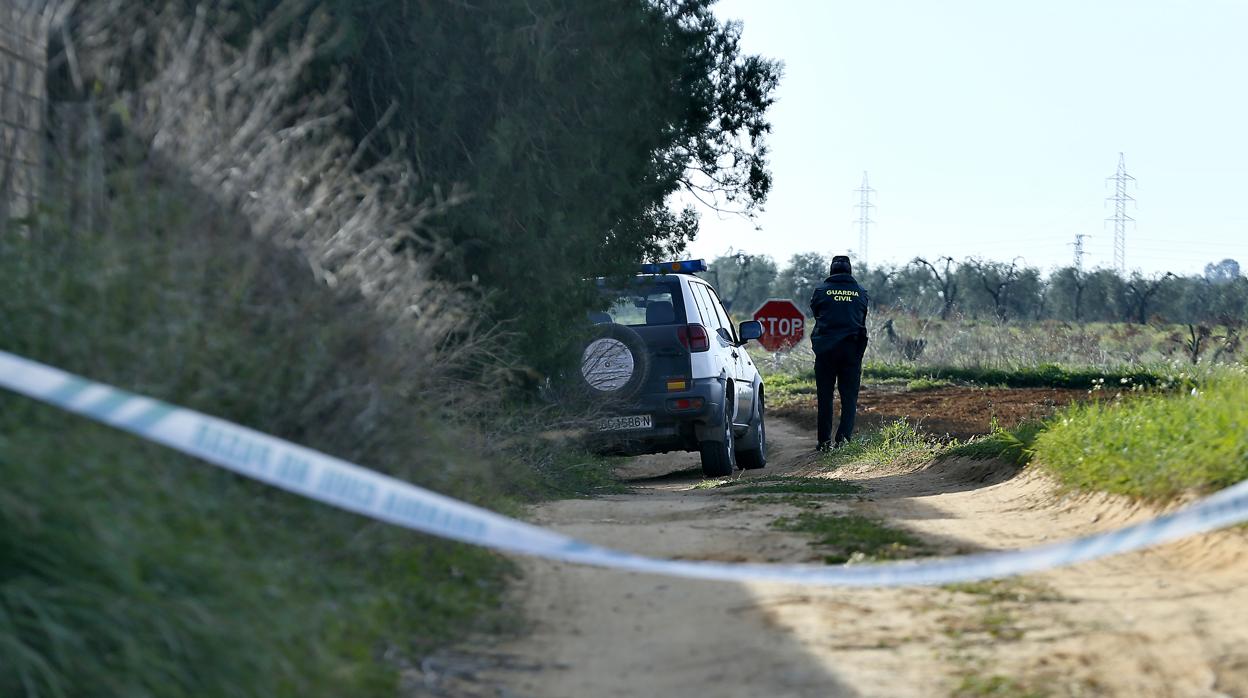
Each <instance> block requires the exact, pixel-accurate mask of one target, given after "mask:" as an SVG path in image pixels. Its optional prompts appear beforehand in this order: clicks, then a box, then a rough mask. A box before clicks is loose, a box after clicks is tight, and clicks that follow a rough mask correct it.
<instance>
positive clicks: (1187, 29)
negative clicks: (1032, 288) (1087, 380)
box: [691, 0, 1248, 274]
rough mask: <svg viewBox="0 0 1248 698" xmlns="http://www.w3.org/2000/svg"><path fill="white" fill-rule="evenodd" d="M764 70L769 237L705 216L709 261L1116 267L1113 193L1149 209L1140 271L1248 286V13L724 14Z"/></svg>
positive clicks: (1092, 3)
mask: <svg viewBox="0 0 1248 698" xmlns="http://www.w3.org/2000/svg"><path fill="white" fill-rule="evenodd" d="M716 11H717V13H718V14H719V16H720V17H722V18H725V19H729V18H730V19H739V20H741V21H743V22H744V34H743V37H742V44H743V47H744V49H745V50H746V51H747V52H750V53H759V54H762V55H765V56H768V57H771V58H777V59H780V60H782V61H784V63H785V75H784V78H783V80H782V81H781V84H780V88H779V91H778V95H777V96H778V98H779V101H778V103H777V104H776V105H775V106H774V107H773V108H772V112H771V117H772V118H771V121H772V125H773V130H774V132H773V133H772V134H771V137H770V146H771V165H772V171H773V174H774V177H775V184H774V187H773V189H772V193H771V196H770V198H769V200H768V203H767V204H766V207H765V211H764V212H763V213H762V214H761V215H760V216H759V217H758V220H757V223H758V225H759V226H761V228H762V230H761V232H759V231H755V230H754V228H753V224H751V223H750V222H749V221H745V220H743V219H741V218H740V217H736V216H721V215H717V214H716V213H714V212H712V211H705V210H704V211H703V217H702V232H701V234H700V235H699V237H698V239H697V240H696V241H695V242H694V243H693V244H692V247H691V253H692V254H693V256H695V257H706V258H708V259H710V258H712V257H715V256H716V255H719V254H722V253H724V252H725V251H727V250H728V249H729V248H732V249H735V250H740V251H745V252H750V253H756V254H769V255H771V256H772V257H774V258H775V259H776V261H777V262H779V263H781V264H783V263H784V262H785V261H786V260H787V259H788V257H789V256H790V255H791V254H793V253H795V252H805V251H819V252H823V253H824V254H832V253H843V252H845V251H847V250H853V249H855V248H857V247H858V228H857V225H856V224H855V223H854V221H855V220H856V219H857V217H858V213H857V209H856V208H855V206H854V204H855V203H856V200H857V195H856V194H854V192H853V190H854V189H856V188H858V186H859V184H860V182H861V180H862V176H863V172H864V171H866V172H868V174H869V178H870V184H871V187H872V188H874V189H876V190H877V192H878V193H877V194H876V195H875V197H874V203H875V204H876V206H877V208H876V209H875V210H874V211H873V212H872V218H873V219H874V220H875V221H876V224H875V225H874V226H872V229H871V238H870V239H871V241H870V245H869V250H868V257H869V261H870V262H871V263H872V264H873V265H875V264H879V263H884V262H904V261H906V260H909V259H911V258H913V257H914V256H916V255H925V256H942V255H951V256H953V257H955V258H957V259H961V258H963V257H967V256H971V255H976V256H984V257H988V258H993V259H1000V260H1009V259H1012V258H1014V257H1017V256H1021V257H1023V259H1024V260H1025V261H1026V262H1027V263H1028V264H1031V265H1034V266H1039V267H1041V268H1044V269H1050V268H1054V267H1057V266H1064V265H1068V264H1070V263H1071V262H1072V260H1073V249H1072V246H1071V244H1070V243H1073V242H1074V239H1075V235H1076V234H1077V233H1084V234H1087V235H1089V236H1091V237H1089V238H1088V239H1087V240H1086V241H1085V251H1086V253H1087V254H1086V256H1085V258H1084V264H1085V267H1089V268H1090V267H1097V266H1104V267H1110V266H1112V263H1113V226H1112V224H1111V223H1107V222H1105V221H1104V219H1105V218H1107V217H1109V216H1111V215H1113V208H1112V204H1110V203H1107V202H1106V201H1105V197H1107V196H1109V195H1111V194H1112V190H1111V188H1110V187H1109V185H1108V184H1107V183H1106V177H1108V176H1110V175H1112V174H1113V173H1114V170H1115V169H1116V167H1117V164H1118V153H1119V152H1120V151H1121V152H1123V153H1124V154H1125V158H1126V165H1127V171H1128V173H1130V174H1131V175H1132V176H1134V177H1135V178H1136V180H1137V183H1136V184H1137V186H1136V187H1135V188H1134V189H1132V190H1130V192H1129V193H1130V194H1131V195H1132V196H1134V197H1135V198H1136V199H1137V200H1138V205H1137V206H1135V207H1134V208H1131V209H1129V210H1128V213H1129V214H1130V215H1131V216H1132V217H1134V218H1135V219H1136V221H1137V222H1136V223H1135V224H1134V225H1132V224H1128V228H1127V255H1126V261H1127V267H1128V269H1136V268H1138V269H1141V270H1143V271H1144V272H1146V273H1154V272H1158V271H1165V270H1168V271H1174V272H1175V273H1180V274H1191V273H1198V272H1200V271H1201V270H1202V269H1203V267H1204V265H1205V264H1206V263H1207V262H1210V261H1217V260H1220V259H1223V258H1225V257H1232V258H1235V259H1237V260H1239V262H1240V263H1241V264H1242V265H1243V266H1244V268H1245V269H1248V196H1246V195H1245V194H1246V193H1248V192H1246V190H1248V2H1244V1H1242V0H1234V1H1232V0H1199V1H1192V2H1179V1H1177V0H1176V1H1173V2H1155V1H1135V2H1128V1H1126V0H1114V1H1106V0H1083V1H1073V0H1045V1H1044V2H1015V1H1005V0H980V1H971V0H944V1H941V2H923V1H919V0H911V1H901V0H855V1H854V2H844V1H841V0H837V1H835V2H819V1H816V0H721V3H720V4H719V5H718V6H717V10H716Z"/></svg>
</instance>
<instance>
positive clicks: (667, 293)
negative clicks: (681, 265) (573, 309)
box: [589, 280, 685, 327]
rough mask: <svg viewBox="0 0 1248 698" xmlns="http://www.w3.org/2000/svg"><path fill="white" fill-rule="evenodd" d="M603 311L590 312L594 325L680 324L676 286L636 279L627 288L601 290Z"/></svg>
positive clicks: (681, 315)
mask: <svg viewBox="0 0 1248 698" xmlns="http://www.w3.org/2000/svg"><path fill="white" fill-rule="evenodd" d="M601 291H602V294H603V301H604V305H605V309H604V310H601V311H597V312H591V313H590V314H589V319H590V321H591V322H593V323H594V324H602V323H608V322H614V323H618V324H621V325H628V326H630V327H642V326H654V325H678V324H684V317H685V308H684V302H683V300H682V299H681V293H680V283H679V282H676V281H657V282H656V281H651V280H639V283H637V284H636V285H634V286H631V287H630V288H628V289H623V290H621V289H609V288H603V289H601Z"/></svg>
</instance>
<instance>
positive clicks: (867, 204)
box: [854, 170, 875, 271]
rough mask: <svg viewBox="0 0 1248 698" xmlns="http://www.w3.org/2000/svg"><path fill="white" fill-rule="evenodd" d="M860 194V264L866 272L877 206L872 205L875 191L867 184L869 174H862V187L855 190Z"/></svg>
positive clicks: (858, 221) (864, 172)
mask: <svg viewBox="0 0 1248 698" xmlns="http://www.w3.org/2000/svg"><path fill="white" fill-rule="evenodd" d="M854 192H855V193H857V194H858V220H857V223H858V263H859V264H860V265H861V266H862V269H863V270H864V271H865V270H866V268H867V237H868V233H869V232H870V229H871V224H872V223H874V222H875V221H873V220H871V209H873V208H875V204H873V203H871V195H872V194H874V193H875V190H874V189H872V188H871V185H869V184H867V173H866V171H865V170H864V171H863V173H862V186H860V187H858V188H857V189H855V190H854Z"/></svg>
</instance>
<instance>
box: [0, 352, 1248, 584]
mask: <svg viewBox="0 0 1248 698" xmlns="http://www.w3.org/2000/svg"><path fill="white" fill-rule="evenodd" d="M0 386H2V387H5V388H8V389H9V390H12V391H14V392H17V393H20V394H23V395H26V396H28V397H31V398H34V399H36V400H40V401H42V402H46V403H49V404H52V405H55V406H57V407H60V408H62V409H64V410H67V411H69V412H74V413H77V414H80V415H84V416H86V417H89V418H91V419H94V420H96V421H99V422H102V423H104V424H108V425H110V426H113V427H116V428H118V429H122V430H125V431H128V432H131V433H133V434H137V435H138V436H140V437H142V438H143V439H146V440H148V441H152V442H155V443H160V444H164V445H165V446H168V447H170V448H173V449H175V450H178V451H181V452H183V453H187V454H190V455H192V456H195V457H197V458H200V459H202V460H205V461H208V462H209V463H213V464H215V465H218V466H220V467H222V468H225V469H227V470H231V471H233V472H235V473H238V474H239V475H243V476H246V477H249V478H253V479H255V480H259V481H261V482H264V483H267V484H270V485H272V486H274V487H278V488H280V489H283V490H286V491H288V492H292V493H294V494H298V495H300V496H303V497H307V498H309V499H314V500H316V501H319V502H323V503H325V504H329V505H331V506H335V507H338V508H341V509H346V510H348V511H352V512H355V513H357V514H361V515H363V516H367V517H370V518H373V519H377V520H379V521H385V522H387V523H391V524H394V525H397V526H403V527H406V528H409V529H413V530H416V531H421V532H423V533H428V534H431V535H434V536H440V537H442V538H447V539H450V540H456V541H461V542H464V543H471V544H475V545H480V546H485V547H488V548H492V549H495V550H500V551H505V552H511V553H519V554H524V555H532V556H535V557H541V558H546V559H549V560H556V561H561V562H569V563H579V564H585V565H592V566H596V567H606V568H613V569H618V570H626V571H631V572H646V573H653V574H663V575H670V576H678V577H689V578H696V579H709V580H720V581H735V582H749V581H777V582H790V583H797V584H810V585H824V586H860V587H866V586H871V587H883V586H914V585H934V584H949V583H953V582H968V581H975V580H981V579H989V578H996V577H1007V576H1012V575H1017V574H1022V573H1025V572H1036V571H1041V570H1046V569H1050V568H1054V567H1059V566H1063V565H1070V564H1073V563H1077V562H1084V561H1087V560H1093V559H1095V558H1099V557H1105V556H1107V555H1114V554H1119V553H1125V552H1128V551H1132V550H1138V549H1140V548H1144V547H1149V546H1154V545H1158V544H1161V543H1165V542H1168V541H1173V540H1176V539H1178V538H1183V537H1186V536H1191V535H1194V534H1197V533H1204V532H1207V531H1212V530H1215V529H1218V528H1222V527H1225V526H1230V525H1232V524H1236V523H1241V522H1244V521H1248V481H1245V482H1241V483H1239V484H1237V485H1234V486H1233V487H1230V488H1227V489H1225V490H1222V491H1221V492H1218V493H1216V494H1214V495H1212V496H1210V497H1207V498H1205V499H1202V500H1200V501H1197V502H1195V503H1193V504H1191V505H1189V506H1187V507H1185V508H1183V509H1181V510H1178V511H1175V512H1172V513H1169V514H1165V515H1162V516H1158V517H1156V518H1154V519H1151V520H1149V521H1145V522H1142V523H1138V524H1134V525H1131V526H1126V527H1124V528H1120V529H1117V530H1114V531H1109V532H1106V533H1099V534H1095V535H1091V536H1086V537H1083V538H1077V539H1073V540H1068V541H1063V542H1060V543H1052V544H1047V545H1042V546H1037V547H1033V548H1027V549H1023V550H1012V551H1000V552H988V553H977V554H973V555H965V556H961V557H951V558H943V559H931V560H923V561H902V562H891V563H881V564H862V565H847V566H840V567H833V566H823V565H820V566H814V565H785V564H763V563H722V562H705V561H689V560H670V559H659V558H652V557H645V556H642V555H635V554H632V553H627V552H623V551H619V550H613V549H610V548H604V547H601V546H597V545H593V544H590V543H586V542H584V541H581V540H577V539H575V538H571V537H569V536H566V535H563V534H561V533H557V532H555V531H551V530H549V529H545V528H541V527H538V526H534V525H532V524H528V523H525V522H523V521H518V520H516V519H512V518H509V517H506V516H502V515H500V514H496V513H494V512H492V511H488V510H486V509H482V508H480V507H476V506H473V505H471V504H467V503H465V502H461V501H459V500H456V499H452V498H450V497H446V496H444V495H440V494H437V493H436V492H432V491H430V490H427V489H424V488H422V487H417V486H416V485H412V484H410V483H407V482H403V481H402V480H398V479H395V478H393V477H390V476H388V475H383V474H381V473H378V472H375V471H372V470H369V469H367V468H363V467H361V466H359V465H356V464H354V463H349V462H347V461H344V460H341V459H338V458H334V457H333V456H328V455H326V454H324V453H320V452H318V451H314V450H312V449H309V448H304V447H302V446H298V445H296V444H292V443H290V442H288V441H283V440H282V439H278V438H276V437H273V436H269V435H267V434H262V433H260V432H258V431H255V430H253V429H248V428H246V427H242V426H239V425H237V424H233V423H231V422H227V421H225V420H222V419H217V418H215V417H210V416H208V415H205V414H201V413H199V412H195V411H193V410H188V409H184V408H181V407H176V406H173V405H169V404H167V403H164V402H161V401H159V400H154V399H152V398H148V397H143V396H140V395H134V394H132V393H127V392H125V391H123V390H119V389H117V388H114V387H112V386H109V385H104V384H102V383H95V382H92V381H89V380H86V379H84V378H81V377H79V376H75V375H73V374H70V373H66V372H65V371H61V370H59V369H56V368H53V367H51V366H46V365H44V364H41V363H38V362H35V361H31V360H29V359H24V358H22V357H19V356H15V355H13V354H10V353H7V352H3V351H0Z"/></svg>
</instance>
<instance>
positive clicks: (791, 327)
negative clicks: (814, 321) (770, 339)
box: [759, 317, 806, 338]
mask: <svg viewBox="0 0 1248 698" xmlns="http://www.w3.org/2000/svg"><path fill="white" fill-rule="evenodd" d="M759 322H761V323H763V333H764V334H778V335H782V336H786V337H787V336H789V335H797V336H798V337H799V338H800V337H801V335H802V331H803V330H804V329H805V328H806V320H805V318H800V317H795V318H787V317H766V318H761V319H759Z"/></svg>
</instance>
